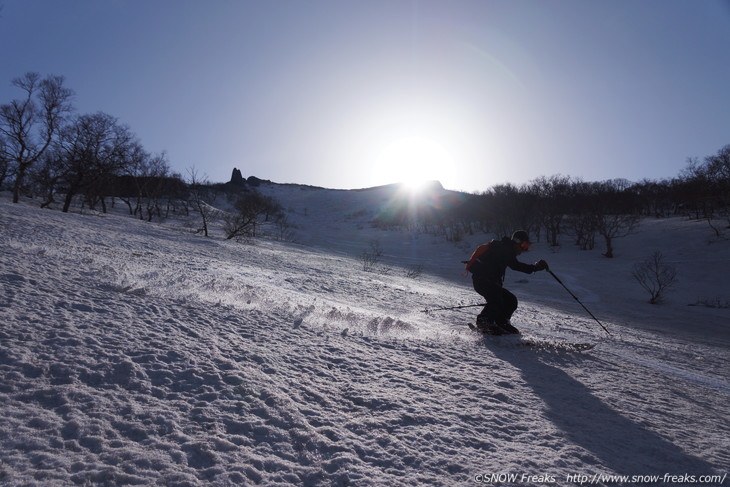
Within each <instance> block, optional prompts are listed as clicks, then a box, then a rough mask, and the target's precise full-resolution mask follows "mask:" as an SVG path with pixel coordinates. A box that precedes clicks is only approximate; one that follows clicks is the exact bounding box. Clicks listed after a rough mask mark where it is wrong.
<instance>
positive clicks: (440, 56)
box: [0, 0, 730, 191]
mask: <svg viewBox="0 0 730 487" xmlns="http://www.w3.org/2000/svg"><path fill="white" fill-rule="evenodd" d="M0 6H2V10H0V46H2V54H0V60H1V62H0V103H8V102H9V101H11V100H13V99H15V98H19V97H20V96H21V92H20V91H19V90H18V89H17V88H15V87H13V86H12V83H11V82H12V80H13V79H14V78H17V77H19V76H22V75H23V74H24V73H26V72H29V71H33V72H38V73H40V74H41V75H44V76H45V75H48V74H53V75H62V76H64V77H65V79H66V86H67V87H69V88H71V89H73V90H74V92H75V94H76V95H75V98H74V105H75V107H76V110H77V112H78V113H80V114H84V113H95V112H99V111H101V112H105V113H107V114H109V115H112V116H114V117H116V118H118V119H119V121H120V122H121V123H124V124H126V125H128V126H129V127H130V128H131V130H132V131H133V132H134V133H135V134H136V135H137V136H138V138H139V140H140V141H141V142H142V144H143V145H144V147H145V148H146V149H147V151H149V152H152V153H161V152H165V153H166V154H167V157H168V161H169V163H170V166H171V167H172V169H173V170H174V171H176V172H179V173H181V174H183V175H187V174H188V172H189V170H190V169H191V168H194V169H195V170H196V171H197V172H198V173H199V174H202V175H204V176H207V178H208V179H209V180H210V181H213V182H224V181H228V180H229V179H230V177H231V172H232V170H233V168H234V167H236V168H239V169H240V170H241V171H242V173H243V176H244V177H248V176H252V175H253V176H256V177H258V178H261V179H269V180H272V181H275V182H279V183H300V184H309V185H314V186H322V187H327V188H337V189H353V188H365V187H372V186H377V185H381V184H389V183H394V182H400V181H415V180H421V179H423V180H433V179H436V180H439V181H441V183H442V184H443V185H444V187H446V188H448V189H454V190H462V191H483V190H486V189H488V188H490V187H492V186H494V185H496V184H504V183H512V184H522V183H526V182H528V181H530V180H533V179H535V178H537V177H540V176H550V175H554V174H562V175H568V176H572V177H575V178H581V179H583V180H586V181H601V180H605V179H614V178H625V179H629V180H631V181H639V180H642V179H645V178H648V179H664V178H671V177H675V176H677V175H678V174H679V173H680V171H681V170H682V169H683V168H684V167H686V164H687V159H688V158H690V157H697V158H700V159H702V158H704V157H705V156H709V155H713V154H716V153H717V152H718V150H720V148H722V147H723V146H725V145H727V144H730V88H728V87H729V86H730V0H699V1H692V0H641V1H639V0H632V1H627V0H615V1H611V2H607V1H584V0H541V1H538V0H479V1H468V0H449V1H446V0H367V1H348V0H338V1H329V0H311V1H303V0H297V1H295V0H267V1H248V0H209V1H201V0H0Z"/></svg>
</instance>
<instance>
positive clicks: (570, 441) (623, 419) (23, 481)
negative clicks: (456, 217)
mask: <svg viewBox="0 0 730 487" xmlns="http://www.w3.org/2000/svg"><path fill="white" fill-rule="evenodd" d="M7 199H8V198H7V195H5V196H3V199H2V201H0V231H1V233H0V244H1V245H2V255H1V256H0V323H1V327H0V418H1V419H0V484H2V485H8V486H21V485H22V486H66V485H166V486H204V485H205V486H208V485H213V486H218V485H219V486H229V485H265V486H284V485H304V486H317V485H333V486H346V485H358V486H386V485H387V486H411V485H471V484H472V483H473V481H474V478H475V476H476V475H480V474H484V475H487V474H492V473H509V472H514V473H526V474H530V475H543V474H549V475H553V476H555V477H556V478H557V480H558V483H565V482H564V479H565V478H566V476H567V475H572V474H588V473H594V472H606V473H619V474H626V473H628V474H649V473H661V474H663V473H665V472H672V473H677V474H684V473H696V474H712V473H715V472H726V471H727V470H728V466H729V465H730V457H729V455H728V451H729V450H730V449H729V448H728V447H729V446H730V445H729V444H728V438H730V429H729V427H728V424H729V422H728V412H729V410H728V396H727V389H726V388H724V386H721V387H720V388H719V389H718V388H717V387H716V388H708V387H705V386H704V385H703V384H701V383H698V381H690V380H685V378H683V377H681V374H675V373H674V371H673V370H671V369H668V368H666V367H665V368H663V367H660V366H655V365H657V364H659V363H660V361H661V360H663V357H664V354H665V353H669V352H670V351H671V353H672V354H673V357H674V359H675V360H674V361H673V362H672V363H673V364H674V367H677V368H680V369H682V370H689V369H690V368H691V367H693V366H695V367H696V368H697V369H698V372H697V373H698V374H702V375H703V376H706V377H712V378H713V381H715V382H713V383H716V384H727V372H728V369H727V368H726V366H727V362H726V359H727V348H726V347H721V348H718V347H714V346H710V345H704V344H699V345H697V344H692V343H686V342H684V341H681V340H680V339H673V338H671V337H666V336H660V335H658V334H650V332H648V331H641V330H639V331H637V330H633V329H629V328H626V327H622V325H620V324H618V323H611V324H610V325H611V326H612V329H613V330H614V331H615V332H616V335H617V338H616V340H614V341H610V342H609V341H606V342H602V343H601V344H599V346H598V347H597V349H596V350H593V351H591V352H590V353H586V354H581V353H568V352H564V351H560V350H543V351H541V350H531V349H519V348H509V347H501V346H499V345H495V344H493V343H490V342H488V341H485V340H484V339H483V338H480V337H474V335H473V334H471V333H469V332H468V330H467V329H466V326H465V325H464V324H463V323H464V319H465V318H464V316H467V317H468V316H469V315H468V314H466V315H464V314H463V313H462V314H455V313H453V314H448V313H446V314H439V315H437V316H433V315H426V314H424V313H418V312H415V310H418V309H420V308H423V303H433V304H436V305H447V304H449V303H452V302H455V301H456V302H464V301H465V300H468V299H471V298H472V295H471V292H470V290H469V289H468V287H467V286H465V285H464V284H463V283H459V284H457V283H456V282H452V281H448V280H446V279H444V278H441V277H435V276H430V275H427V274H426V275H424V276H422V277H421V278H419V279H418V280H414V279H409V278H405V277H400V276H399V275H397V274H396V273H391V274H388V275H383V274H379V273H372V272H365V271H363V270H362V269H360V266H359V263H358V261H357V258H356V256H348V255H347V254H346V253H328V252H323V251H321V250H317V251H314V250H312V249H311V248H309V247H304V246H301V245H293V244H281V243H273V242H266V241H256V242H254V243H250V244H248V245H243V244H240V243H236V242H226V241H224V240H223V239H221V238H210V239H205V238H203V237H201V236H197V235H192V234H191V233H189V232H187V231H183V230H182V229H180V228H179V227H177V226H174V225H167V224H166V225H158V224H150V223H144V222H139V221H136V220H133V219H130V218H126V217H123V216H114V215H104V216H102V215H78V214H67V215H63V214H61V213H59V212H57V211H48V210H40V209H37V208H35V207H34V206H30V205H29V204H25V205H23V204H21V205H12V204H10V203H9V202H8V201H7ZM369 231H370V232H373V231H375V230H372V229H371V230H369ZM449 245H451V244H449ZM456 273H458V270H457V271H456ZM518 292H519V290H518ZM567 303H568V304H565V307H566V308H567V307H569V301H568V302H567ZM576 313H578V312H576ZM519 317H521V319H522V323H523V324H524V325H525V328H526V329H527V331H531V332H532V333H533V334H534V335H537V336H542V337H543V339H547V338H545V337H555V336H557V337H560V336H561V334H562V336H564V337H565V338H567V339H575V338H576V337H577V338H579V339H582V340H583V341H585V340H586V339H593V340H598V339H599V338H600V334H598V333H595V334H594V335H591V334H590V332H589V333H587V334H586V332H585V331H584V330H585V329H586V325H587V324H588V323H587V322H586V321H585V320H583V318H582V317H576V316H574V315H571V314H570V312H566V311H560V310H558V309H548V308H546V306H545V305H540V306H538V305H536V304H530V303H529V302H526V303H524V304H523V307H522V308H521V311H520V314H519ZM459 320H461V321H459ZM541 320H542V321H541ZM612 347H613V348H612ZM618 350H623V351H625V350H629V351H631V352H632V353H633V354H634V356H641V360H630V359H627V358H626V357H625V355H621V354H620V353H618ZM700 382H701V381H700ZM525 485H530V484H529V483H527V484H525Z"/></svg>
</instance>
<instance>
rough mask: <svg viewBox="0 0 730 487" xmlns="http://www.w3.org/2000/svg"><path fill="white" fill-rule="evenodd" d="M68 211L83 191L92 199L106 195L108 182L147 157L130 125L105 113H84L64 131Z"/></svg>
mask: <svg viewBox="0 0 730 487" xmlns="http://www.w3.org/2000/svg"><path fill="white" fill-rule="evenodd" d="M60 148H61V153H62V157H61V159H60V162H61V164H63V180H64V186H65V190H66V199H65V202H64V205H63V212H68V210H69V208H70V206H71V202H72V200H73V198H74V196H75V195H77V194H79V193H83V194H85V195H86V197H87V199H88V200H89V201H90V202H92V201H93V199H94V198H97V199H101V201H102V205H104V209H106V206H105V203H104V200H103V197H104V196H105V195H104V194H103V193H104V192H105V183H106V182H107V181H108V180H109V179H110V178H111V177H112V176H116V175H118V174H120V173H121V172H122V171H124V170H125V168H126V167H128V166H129V165H131V164H133V163H134V160H135V159H136V158H140V157H143V156H144V155H145V154H144V151H143V150H142V146H141V145H140V143H139V142H138V141H137V140H136V138H135V136H134V134H133V133H132V132H131V130H130V129H129V127H127V126H126V125H122V124H120V123H119V121H118V120H117V119H116V118H114V117H112V116H111V115H107V114H105V113H101V112H100V113H95V114H92V115H82V116H80V117H78V118H77V119H76V120H75V121H74V123H73V124H70V125H68V127H67V128H66V129H65V130H64V131H63V135H62V137H61V141H60Z"/></svg>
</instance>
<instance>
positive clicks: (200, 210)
mask: <svg viewBox="0 0 730 487" xmlns="http://www.w3.org/2000/svg"><path fill="white" fill-rule="evenodd" d="M186 182H187V183H188V188H189V192H188V197H189V203H190V204H191V205H192V207H193V210H194V211H195V212H196V213H197V214H198V215H200V219H201V222H202V225H203V226H202V227H201V228H200V229H199V230H198V232H203V235H205V236H206V237H207V236H208V227H209V224H210V222H211V220H212V219H213V216H214V215H215V214H216V213H217V212H218V210H217V209H215V208H214V207H213V206H211V205H210V204H209V203H208V201H212V198H213V196H212V195H211V192H210V187H209V185H210V183H209V181H208V178H207V177H206V176H201V175H200V174H199V173H198V170H197V169H195V168H194V167H191V168H190V169H188V177H187V180H186Z"/></svg>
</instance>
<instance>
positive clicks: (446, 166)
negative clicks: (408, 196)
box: [373, 135, 454, 191]
mask: <svg viewBox="0 0 730 487" xmlns="http://www.w3.org/2000/svg"><path fill="white" fill-rule="evenodd" d="M453 167H454V160H453V158H452V157H451V155H450V154H449V152H448V151H447V150H446V149H445V147H444V146H443V145H442V144H440V143H439V142H437V141H436V140H434V139H432V138H428V137H423V136H417V135H414V136H407V137H401V138H398V139H395V140H393V141H392V142H390V143H388V144H386V145H385V147H384V148H383V149H382V151H381V152H380V154H379V155H378V157H377V160H376V161H375V164H374V167H373V170H374V171H375V174H376V176H377V177H378V179H380V180H383V181H388V182H391V183H401V184H403V185H404V186H405V187H406V188H408V189H409V190H413V191H415V190H418V189H420V188H422V187H423V186H424V184H425V183H427V182H429V181H434V180H440V179H442V178H443V177H444V176H445V175H446V174H447V173H448V171H450V170H452V168H453Z"/></svg>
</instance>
